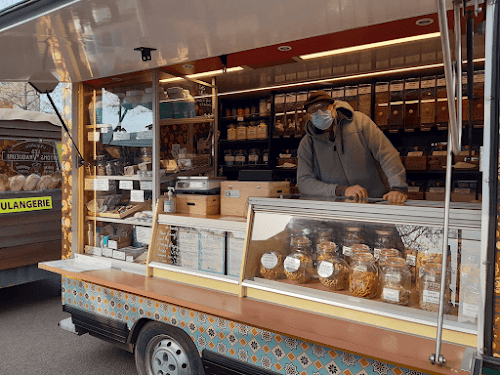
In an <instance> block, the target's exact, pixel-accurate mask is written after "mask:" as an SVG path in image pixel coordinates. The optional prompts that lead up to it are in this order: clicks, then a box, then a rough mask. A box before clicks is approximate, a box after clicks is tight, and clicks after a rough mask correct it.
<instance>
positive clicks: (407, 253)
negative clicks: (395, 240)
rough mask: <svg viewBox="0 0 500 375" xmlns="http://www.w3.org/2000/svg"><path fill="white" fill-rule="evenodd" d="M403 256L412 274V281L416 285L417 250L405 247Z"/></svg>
mask: <svg viewBox="0 0 500 375" xmlns="http://www.w3.org/2000/svg"><path fill="white" fill-rule="evenodd" d="M403 255H404V258H405V260H406V265H407V266H408V269H409V270H410V273H411V281H412V282H413V283H414V282H415V280H416V276H417V250H416V249H414V248H412V247H405V249H404V251H403Z"/></svg>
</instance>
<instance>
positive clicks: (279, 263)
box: [259, 251, 284, 280]
mask: <svg viewBox="0 0 500 375" xmlns="http://www.w3.org/2000/svg"><path fill="white" fill-rule="evenodd" d="M283 259H284V256H283V254H281V253H280V252H278V251H269V252H267V253H265V254H263V255H262V256H261V257H260V265H259V274H260V276H261V277H263V278H265V279H269V280H277V279H281V278H283V277H284V273H283Z"/></svg>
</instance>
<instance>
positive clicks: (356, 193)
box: [345, 185, 368, 198]
mask: <svg viewBox="0 0 500 375" xmlns="http://www.w3.org/2000/svg"><path fill="white" fill-rule="evenodd" d="M345 196H346V197H353V198H368V192H367V191H366V189H365V188H364V187H362V186H359V185H354V186H348V187H347V188H346V189H345Z"/></svg>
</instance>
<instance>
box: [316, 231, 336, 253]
mask: <svg viewBox="0 0 500 375" xmlns="http://www.w3.org/2000/svg"><path fill="white" fill-rule="evenodd" d="M333 240H334V238H333V229H331V228H328V229H320V230H318V232H317V233H316V253H318V254H319V253H320V248H319V245H320V244H321V243H322V242H332V241H333Z"/></svg>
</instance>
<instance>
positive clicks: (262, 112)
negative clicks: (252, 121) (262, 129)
mask: <svg viewBox="0 0 500 375" xmlns="http://www.w3.org/2000/svg"><path fill="white" fill-rule="evenodd" d="M259 115H260V116H265V115H267V102H266V99H261V100H260V101H259Z"/></svg>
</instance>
